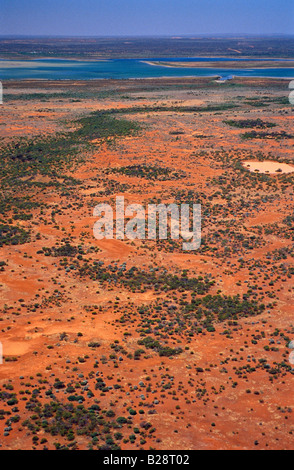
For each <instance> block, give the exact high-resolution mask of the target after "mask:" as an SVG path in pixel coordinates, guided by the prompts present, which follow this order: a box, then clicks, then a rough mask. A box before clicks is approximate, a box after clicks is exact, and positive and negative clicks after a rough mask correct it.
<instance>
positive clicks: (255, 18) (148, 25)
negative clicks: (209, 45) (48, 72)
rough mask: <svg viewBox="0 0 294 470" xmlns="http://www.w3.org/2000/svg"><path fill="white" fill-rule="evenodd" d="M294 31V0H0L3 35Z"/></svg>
mask: <svg viewBox="0 0 294 470" xmlns="http://www.w3.org/2000/svg"><path fill="white" fill-rule="evenodd" d="M244 33H247V34H255V35H256V34H258V35H264V34H294V0H1V4H0V35H37V36H48V35H49V36H175V35H176V36H178V35H193V34H195V35H198V34H200V35H201V34H208V35H216V34H244Z"/></svg>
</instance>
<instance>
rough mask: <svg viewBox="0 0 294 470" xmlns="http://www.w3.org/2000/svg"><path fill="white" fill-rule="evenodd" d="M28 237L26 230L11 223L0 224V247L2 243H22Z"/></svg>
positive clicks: (27, 239) (25, 241)
mask: <svg viewBox="0 0 294 470" xmlns="http://www.w3.org/2000/svg"><path fill="white" fill-rule="evenodd" d="M29 239H30V234H29V232H27V231H26V230H24V229H23V228H20V227H15V226H13V225H5V224H0V247H1V246H3V245H22V244H23V243H27V242H28V241H29Z"/></svg>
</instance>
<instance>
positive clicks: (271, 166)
mask: <svg viewBox="0 0 294 470" xmlns="http://www.w3.org/2000/svg"><path fill="white" fill-rule="evenodd" d="M243 166H244V167H245V168H247V169H248V170H249V171H251V172H259V173H269V174H275V173H276V174H279V173H292V172H293V171H294V166H293V165H289V164H288V163H279V162H270V161H266V162H255V161H245V162H243Z"/></svg>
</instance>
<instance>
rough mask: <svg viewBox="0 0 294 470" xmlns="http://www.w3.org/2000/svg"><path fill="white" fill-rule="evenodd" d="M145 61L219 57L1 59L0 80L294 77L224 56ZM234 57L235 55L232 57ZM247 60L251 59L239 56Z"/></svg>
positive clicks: (283, 70)
mask: <svg viewBox="0 0 294 470" xmlns="http://www.w3.org/2000/svg"><path fill="white" fill-rule="evenodd" d="M145 60H146V61H158V60H160V61H168V62H176V61H182V62H184V61H185V62H189V61H202V62H206V63H207V67H209V62H210V61H214V62H215V61H218V62H219V63H220V66H219V67H217V68H206V67H205V68H194V67H191V68H187V67H183V68H182V67H174V68H173V67H164V66H157V65H156V66H154V65H150V64H148V63H146V62H144V59H115V60H109V61H78V60H63V59H35V60H28V61H19V60H16V61H9V60H0V80H11V79H14V80H22V79H47V80H70V79H72V80H90V79H99V78H100V79H101V78H108V79H127V78H156V77H210V76H220V77H222V78H225V79H226V78H231V77H232V76H239V77H240V76H241V77H274V78H289V79H293V78H294V68H291V67H289V68H268V69H257V68H256V69H249V68H248V69H241V70H240V69H234V68H232V69H228V68H222V67H221V62H222V61H224V60H225V61H228V60H230V59H227V58H210V59H206V58H196V57H194V58H181V57H180V58H173V59H169V58H166V59H162V58H160V59H156V58H154V59H145ZM233 60H236V59H233ZM238 60H240V61H243V62H244V61H246V60H250V59H238Z"/></svg>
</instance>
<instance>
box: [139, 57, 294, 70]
mask: <svg viewBox="0 0 294 470" xmlns="http://www.w3.org/2000/svg"><path fill="white" fill-rule="evenodd" d="M141 62H143V63H145V64H148V65H152V66H156V67H169V68H205V69H210V68H213V69H215V68H222V69H256V70H260V69H276V68H294V61H291V60H281V59H280V60H277V61H272V60H264V61H262V60H248V61H247V60H245V61H241V60H228V61H214V62H213V61H203V62H202V61H195V62H180V61H179V62H167V61H162V60H158V61H146V60H142V61H141Z"/></svg>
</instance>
